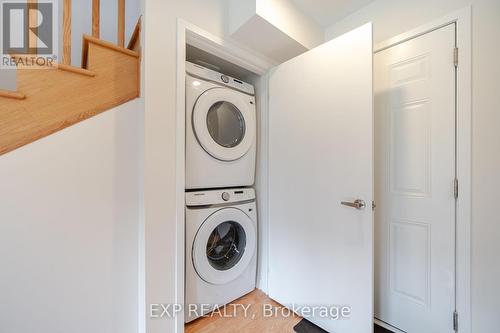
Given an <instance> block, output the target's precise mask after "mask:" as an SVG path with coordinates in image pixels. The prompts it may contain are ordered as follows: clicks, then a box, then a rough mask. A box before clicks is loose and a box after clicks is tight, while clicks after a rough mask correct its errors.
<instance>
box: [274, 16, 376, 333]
mask: <svg viewBox="0 0 500 333" xmlns="http://www.w3.org/2000/svg"><path fill="white" fill-rule="evenodd" d="M372 108H373V100H372V28H371V24H367V25H364V26H362V27H360V28H358V29H356V30H353V31H351V32H349V33H347V34H345V35H343V36H340V37H338V38H336V39H334V40H332V41H330V42H327V43H325V44H323V45H321V46H319V47H317V48H315V49H313V50H311V51H309V52H307V53H305V54H302V55H300V56H298V57H296V58H294V59H292V60H290V61H288V62H286V63H284V64H282V65H280V66H278V67H277V68H275V69H274V70H273V72H272V73H271V74H270V82H269V128H270V131H269V293H270V297H271V298H273V299H275V300H276V301H278V302H280V303H281V304H283V305H285V306H288V307H294V309H295V310H297V312H299V313H302V314H303V315H304V316H305V317H307V319H308V320H310V321H312V322H313V323H315V324H316V325H318V326H320V327H322V328H323V329H325V330H327V331H329V332H335V333H368V332H372V330H373V220H372V209H371V203H372V196H373V168H372V167H373V163H372V159H373V151H372V150H373V130H372V128H373V114H372ZM357 199H360V200H363V201H364V202H365V204H366V207H365V208H364V209H356V208H354V207H349V206H346V205H342V204H341V202H342V201H345V202H351V203H352V202H354V201H355V200H357ZM301 306H302V307H303V306H311V307H314V309H318V307H321V306H326V307H330V308H331V309H335V307H337V308H340V307H342V306H346V307H348V308H349V309H350V311H351V313H350V315H349V316H348V318H343V319H339V320H334V319H333V317H335V314H333V316H324V315H325V314H324V313H318V312H316V313H315V314H311V313H309V314H307V313H305V312H304V311H302V312H301V311H300V309H297V307H301ZM330 315H331V314H330ZM346 317H347V316H346Z"/></svg>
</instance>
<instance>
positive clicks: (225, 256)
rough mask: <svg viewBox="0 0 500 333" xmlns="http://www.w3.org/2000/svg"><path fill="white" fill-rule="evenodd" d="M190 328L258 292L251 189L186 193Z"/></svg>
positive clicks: (255, 223) (187, 292)
mask: <svg viewBox="0 0 500 333" xmlns="http://www.w3.org/2000/svg"><path fill="white" fill-rule="evenodd" d="M186 205H187V207H186V295H185V296H186V299H185V304H186V308H185V320H186V322H189V321H191V320H194V319H196V318H198V317H199V316H202V315H205V314H206V313H208V312H210V311H212V310H214V309H215V308H216V307H220V306H223V305H225V304H227V303H229V302H231V301H233V300H235V299H237V298H239V297H241V296H243V295H245V294H247V293H249V292H251V291H253V290H254V289H255V283H256V282H255V281H256V271H257V255H256V253H257V211H256V205H255V192H254V190H253V189H251V188H243V189H230V190H210V191H200V192H187V193H186Z"/></svg>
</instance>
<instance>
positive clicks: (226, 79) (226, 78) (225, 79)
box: [220, 75, 229, 83]
mask: <svg viewBox="0 0 500 333" xmlns="http://www.w3.org/2000/svg"><path fill="white" fill-rule="evenodd" d="M220 79H221V80H222V82H224V83H229V78H228V77H227V76H225V75H221V77H220Z"/></svg>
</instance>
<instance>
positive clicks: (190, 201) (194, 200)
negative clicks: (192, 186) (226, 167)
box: [186, 188, 255, 207]
mask: <svg viewBox="0 0 500 333" xmlns="http://www.w3.org/2000/svg"><path fill="white" fill-rule="evenodd" d="M251 200H255V190H254V189H253V188H233V189H219V190H207V191H195V192H186V206H189V207H193V206H209V205H218V204H226V203H236V202H241V201H251Z"/></svg>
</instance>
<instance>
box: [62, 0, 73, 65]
mask: <svg viewBox="0 0 500 333" xmlns="http://www.w3.org/2000/svg"><path fill="white" fill-rule="evenodd" d="M63 6H64V8H63V12H64V13H63V61H62V63H63V64H64V65H71V0H64V4H63Z"/></svg>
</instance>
